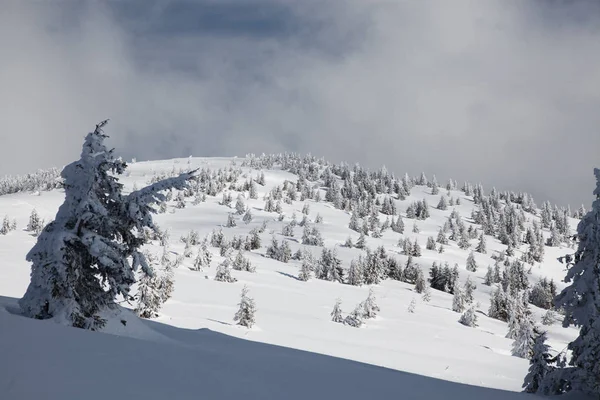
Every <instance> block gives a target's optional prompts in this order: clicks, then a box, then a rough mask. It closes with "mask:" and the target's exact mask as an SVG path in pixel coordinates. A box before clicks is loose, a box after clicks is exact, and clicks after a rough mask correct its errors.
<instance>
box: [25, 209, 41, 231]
mask: <svg viewBox="0 0 600 400" xmlns="http://www.w3.org/2000/svg"><path fill="white" fill-rule="evenodd" d="M42 224H43V222H42V220H41V218H40V215H39V214H38V213H37V211H36V209H35V208H34V209H33V210H32V211H31V215H30V216H29V223H28V224H27V228H26V229H27V231H29V232H34V233H35V232H41V225H42Z"/></svg>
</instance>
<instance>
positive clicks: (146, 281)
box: [134, 272, 163, 318]
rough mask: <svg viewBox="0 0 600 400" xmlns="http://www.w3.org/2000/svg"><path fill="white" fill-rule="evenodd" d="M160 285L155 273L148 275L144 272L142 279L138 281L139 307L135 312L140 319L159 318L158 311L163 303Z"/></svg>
mask: <svg viewBox="0 0 600 400" xmlns="http://www.w3.org/2000/svg"><path fill="white" fill-rule="evenodd" d="M160 283H161V281H160V279H159V278H158V277H157V276H156V275H155V274H154V273H152V275H148V274H145V273H143V272H142V277H141V278H140V279H139V280H138V293H137V305H136V308H135V310H134V311H135V313H136V314H137V316H138V317H140V318H155V317H158V310H160V307H161V305H162V303H163V301H162V300H163V295H162V294H161V285H160Z"/></svg>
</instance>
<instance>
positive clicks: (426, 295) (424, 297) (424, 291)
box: [422, 285, 431, 303]
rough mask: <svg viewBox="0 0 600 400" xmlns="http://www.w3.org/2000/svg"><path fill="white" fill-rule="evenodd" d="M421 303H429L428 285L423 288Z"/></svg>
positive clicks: (429, 291) (429, 290)
mask: <svg viewBox="0 0 600 400" xmlns="http://www.w3.org/2000/svg"><path fill="white" fill-rule="evenodd" d="M422 298H423V301H424V302H427V303H429V302H430V301H431V288H430V287H429V285H426V286H425V289H424V290H423V297H422Z"/></svg>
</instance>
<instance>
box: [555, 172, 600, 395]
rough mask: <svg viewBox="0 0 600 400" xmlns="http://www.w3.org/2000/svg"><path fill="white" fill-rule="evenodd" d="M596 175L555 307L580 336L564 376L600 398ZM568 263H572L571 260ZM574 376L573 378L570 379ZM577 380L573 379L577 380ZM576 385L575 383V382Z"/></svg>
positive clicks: (599, 183)
mask: <svg viewBox="0 0 600 400" xmlns="http://www.w3.org/2000/svg"><path fill="white" fill-rule="evenodd" d="M594 175H595V176H596V188H595V190H594V195H595V196H596V199H595V200H594V202H593V203H592V208H591V210H590V211H589V212H588V213H587V214H586V215H585V216H584V217H583V219H582V220H581V221H580V222H579V224H578V226H577V236H578V238H579V243H578V246H577V251H576V252H575V256H574V257H573V260H574V262H573V263H572V264H571V265H570V268H569V270H568V271H567V275H566V277H565V279H564V281H565V282H566V283H567V284H568V286H567V287H565V288H564V289H563V290H562V291H561V293H560V294H559V295H558V296H557V298H556V301H555V304H556V308H562V309H564V312H565V316H564V320H563V326H564V327H568V326H570V325H575V326H577V327H579V328H580V329H579V335H578V337H577V338H576V339H575V340H574V341H572V342H570V343H569V349H570V350H571V352H572V355H571V360H570V362H569V364H570V365H572V366H573V369H572V370H570V371H569V370H565V371H563V372H564V373H562V374H561V375H562V377H563V379H565V380H570V381H572V383H573V384H574V385H575V387H574V389H577V390H582V391H584V392H587V393H589V394H593V395H595V396H599V395H600V334H599V332H600V169H598V168H596V169H594ZM568 261H569V260H568ZM569 375H572V377H569ZM575 377H576V379H571V378H575ZM575 382H576V383H575Z"/></svg>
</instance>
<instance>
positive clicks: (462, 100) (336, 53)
mask: <svg viewBox="0 0 600 400" xmlns="http://www.w3.org/2000/svg"><path fill="white" fill-rule="evenodd" d="M56 4H60V5H61V6H56ZM78 4H79V5H78V6H77V7H72V3H71V2H61V3H54V2H53V4H52V5H48V3H42V2H16V1H15V2H10V1H9V2H4V3H2V5H0V48H2V49H3V52H4V54H3V56H2V60H3V61H2V62H1V63H0V87H1V88H2V90H1V92H0V107H1V108H2V112H1V113H0V126H1V127H2V133H1V134H0V135H1V138H2V147H1V149H0V160H1V161H0V173H16V172H26V171H28V170H30V169H32V168H37V167H45V166H51V165H59V164H63V163H65V162H67V161H69V160H71V159H72V158H73V157H74V156H75V155H77V154H78V151H79V146H80V143H81V139H82V137H83V134H84V133H85V132H87V131H88V130H89V129H90V127H91V125H93V124H94V123H95V122H96V121H99V120H100V119H103V118H107V117H109V118H111V119H112V122H111V124H110V125H109V127H108V130H107V133H108V134H110V135H111V140H112V143H113V144H114V145H115V146H116V147H117V148H118V150H119V151H121V152H122V153H123V154H124V155H125V156H127V157H132V156H136V157H138V159H152V158H167V157H177V156H186V155H189V154H193V155H205V156H210V155H244V154H245V153H248V152H254V153H262V152H274V151H286V150H287V151H299V152H302V153H306V152H311V153H313V154H315V155H319V156H326V157H327V158H330V159H332V160H334V161H341V160H345V161H348V162H351V163H353V162H361V163H363V164H365V165H367V166H369V167H371V168H377V167H379V166H380V165H381V164H385V165H386V166H387V168H388V169H389V170H392V171H395V172H397V173H404V172H409V173H411V174H416V173H418V172H420V171H421V170H425V171H426V172H428V173H429V174H432V173H436V174H437V176H438V178H440V179H441V180H443V179H446V178H448V177H452V178H454V179H458V180H470V181H474V182H482V183H484V185H485V186H487V187H488V188H489V187H490V186H491V185H496V186H497V187H498V188H501V189H511V190H524V191H529V192H531V193H533V194H534V196H535V197H536V198H537V199H538V201H541V200H544V199H550V200H551V201H553V202H558V203H560V204H566V203H571V205H572V206H576V205H577V204H579V203H581V202H585V203H586V205H587V204H589V203H590V200H591V191H592V188H593V176H592V172H591V171H592V168H593V167H594V166H598V165H599V164H600V162H599V161H600V160H599V159H598V156H597V154H598V149H600V135H599V134H598V127H599V126H600V113H598V111H597V110H598V109H599V106H600V70H599V69H598V68H597V66H598V65H600V40H598V39H600V35H599V33H600V32H599V28H598V27H599V25H598V23H599V21H600V17H599V16H598V15H599V14H598V11H599V10H600V8H599V7H597V6H596V5H594V3H593V2H572V3H570V2H536V1H532V2H517V1H500V0H497V1H485V2H482V1H467V0H465V1H453V2H442V1H422V2H388V1H379V0H376V1H368V2H366V1H359V0H347V1H339V2H338V1H336V2H317V1H313V0H306V1H302V2H292V1H284V0H270V1H254V0H253V1H209V0H204V1H195V2H192V1H177V2H175V1H162V2H159V1H156V2H141V1H138V0H136V1H132V2H112V3H99V2H87V3H78ZM102 4H108V6H107V5H102Z"/></svg>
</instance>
